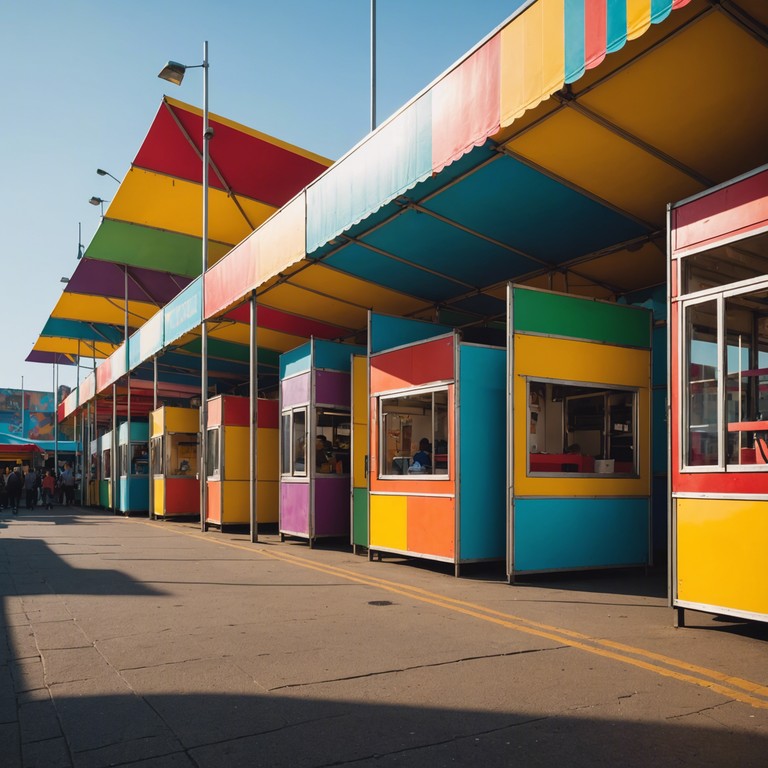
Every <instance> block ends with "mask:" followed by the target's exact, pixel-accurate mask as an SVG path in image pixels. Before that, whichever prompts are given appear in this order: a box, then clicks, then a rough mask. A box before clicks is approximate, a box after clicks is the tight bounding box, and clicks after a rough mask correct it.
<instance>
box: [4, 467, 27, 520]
mask: <svg viewBox="0 0 768 768" xmlns="http://www.w3.org/2000/svg"><path fill="white" fill-rule="evenodd" d="M22 485H23V481H22V479H21V475H20V474H19V469H18V468H16V469H15V470H14V471H13V472H11V473H10V474H9V475H8V477H7V478H6V479H5V491H6V493H7V494H8V508H9V509H10V510H11V511H12V512H13V514H14V515H18V514H19V496H21V486H22Z"/></svg>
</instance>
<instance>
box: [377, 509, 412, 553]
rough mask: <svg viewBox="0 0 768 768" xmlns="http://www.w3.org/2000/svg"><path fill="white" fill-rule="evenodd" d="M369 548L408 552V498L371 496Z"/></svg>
mask: <svg viewBox="0 0 768 768" xmlns="http://www.w3.org/2000/svg"><path fill="white" fill-rule="evenodd" d="M370 504H371V512H370V515H371V517H370V520H371V524H370V525H371V535H370V548H371V549H376V548H377V547H381V548H382V549H394V550H397V551H398V552H406V551H407V550H408V497H407V496H371V500H370Z"/></svg>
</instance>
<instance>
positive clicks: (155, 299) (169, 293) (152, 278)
mask: <svg viewBox="0 0 768 768" xmlns="http://www.w3.org/2000/svg"><path fill="white" fill-rule="evenodd" d="M190 282H191V280H190V278H188V277H182V276H181V275H171V274H169V273H168V272H158V271H156V270H154V269H142V268H141V267H128V298H129V300H131V301H147V302H150V303H153V304H158V305H160V306H163V305H165V304H167V303H168V302H169V301H170V300H171V299H172V298H173V297H174V296H176V295H177V294H178V293H180V292H181V290H182V288H184V287H186V286H187V285H189V283H190ZM65 290H66V291H68V292H70V293H84V294H88V295H91V296H112V297H115V298H120V299H124V298H125V267H124V266H123V265H122V264H115V263H113V262H111V261H99V260H97V259H82V260H81V261H80V263H79V264H78V265H77V268H76V269H75V271H74V274H73V275H72V277H70V278H69V283H67V287H66V288H65Z"/></svg>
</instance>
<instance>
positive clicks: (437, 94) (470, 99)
mask: <svg viewBox="0 0 768 768" xmlns="http://www.w3.org/2000/svg"><path fill="white" fill-rule="evenodd" d="M500 47H501V35H500V34H498V35H495V36H494V37H492V38H491V39H490V40H489V41H488V42H487V43H486V44H485V45H484V46H483V47H482V48H480V49H479V50H477V51H475V53H473V54H472V55H471V56H470V57H469V58H468V59H466V60H465V61H463V62H462V63H461V64H460V65H459V66H458V67H456V69H454V70H453V71H452V72H450V73H449V74H448V75H446V76H445V77H444V78H443V79H442V80H440V82H438V83H436V84H435V86H434V87H433V89H432V170H433V171H434V172H435V173H437V172H439V171H441V170H442V169H443V168H444V167H445V166H446V165H449V164H450V163H452V162H453V161H454V160H458V159H459V158H460V157H461V156H462V155H463V154H465V153H466V152H469V151H470V150H471V149H472V148H473V147H475V146H482V145H483V144H484V143H485V140H486V139H487V138H488V137H489V136H490V135H491V134H494V133H496V132H497V131H498V130H499V125H500V122H501V117H500V114H501V67H500V64H499V51H500Z"/></svg>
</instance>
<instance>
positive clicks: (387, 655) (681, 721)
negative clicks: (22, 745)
mask: <svg viewBox="0 0 768 768" xmlns="http://www.w3.org/2000/svg"><path fill="white" fill-rule="evenodd" d="M260 538H261V539H262V540H261V541H260V543H259V544H258V545H252V544H250V542H249V541H248V540H247V536H242V535H238V534H229V533H227V534H224V535H222V534H220V533H217V532H209V533H207V534H205V535H202V534H200V533H199V531H198V530H197V527H196V526H195V525H187V524H175V523H174V524H163V525H159V524H155V523H151V522H148V521H146V520H138V519H130V520H127V519H125V518H119V517H114V516H110V515H102V514H91V513H86V512H82V513H81V512H78V513H77V514H75V515H61V516H60V517H59V518H58V519H57V520H56V524H55V525H54V524H52V523H51V521H50V520H48V519H42V518H41V519H39V520H35V519H33V518H32V517H30V518H28V519H25V520H23V521H22V522H19V521H15V520H14V521H12V523H11V524H10V525H9V526H8V527H7V528H6V529H5V530H4V531H3V538H0V571H3V570H4V571H12V572H13V574H14V576H13V579H12V584H13V589H14V590H16V593H17V594H15V595H12V596H9V597H6V598H2V601H1V602H2V605H3V609H2V611H0V616H2V614H3V611H4V612H5V615H4V616H3V621H0V627H2V628H3V629H2V631H3V633H4V634H5V635H6V642H7V643H8V648H9V653H11V654H13V655H17V654H19V653H22V654H23V653H26V652H29V651H30V650H31V649H33V648H34V651H35V654H36V655H35V656H30V657H28V658H27V657H23V656H22V658H21V659H20V660H18V661H16V662H13V664H8V665H7V666H8V669H9V670H12V674H11V675H10V677H8V676H6V678H5V680H4V678H3V677H2V675H0V686H2V685H5V687H6V688H7V687H8V685H9V684H10V683H12V684H13V689H14V694H15V697H16V703H17V717H18V715H19V713H20V712H21V711H22V710H21V708H23V707H28V710H27V711H28V712H30V713H32V712H34V711H35V710H36V709H37V711H41V712H43V713H45V712H46V708H45V701H46V697H47V696H48V691H49V690H50V696H51V697H52V701H53V703H54V705H55V707H56V714H57V716H58V719H59V722H60V724H61V728H62V729H63V732H64V738H65V742H66V747H67V750H68V753H69V758H67V759H71V762H72V764H73V765H74V766H77V767H78V768H80V766H83V767H84V768H101V766H106V765H111V764H114V763H122V764H128V763H130V764H132V765H139V766H142V768H148V767H149V766H166V765H167V766H168V767H169V768H175V766H177V765H178V766H190V765H195V766H197V767H198V768H199V767H200V766H215V767H216V768H220V766H227V768H229V766H237V765H243V766H249V767H250V766H255V765H265V766H270V767H271V766H280V765H286V766H292V767H293V766H327V765H339V764H343V763H344V762H355V763H357V764H361V765H367V764H370V765H373V764H374V763H375V764H376V765H414V766H415V765H418V766H420V768H423V766H430V768H431V766H436V765H475V764H478V765H483V766H486V765H488V766H495V765H499V766H501V765H504V766H505V767H506V766H509V765H510V764H514V763H515V761H516V762H517V763H518V764H521V765H526V766H528V765H552V764H557V765H562V766H564V767H565V768H567V767H568V766H578V765H590V766H594V765H611V766H613V765H622V766H641V765H642V766H644V767H645V766H646V765H648V764H649V760H650V764H657V765H659V766H666V765H683V766H686V765H691V766H698V765H713V766H714V765H739V766H741V765H746V766H750V765H760V766H761V768H763V766H764V765H765V762H764V755H765V754H768V686H766V680H765V677H766V674H768V665H767V664H766V648H767V647H768V628H766V627H763V626H762V625H760V626H757V627H756V626H755V625H754V624H750V625H743V624H740V625H736V626H734V625H733V624H732V623H731V624H728V625H725V624H722V623H719V622H716V621H715V620H714V619H713V618H707V617H705V618H704V619H700V618H699V617H697V623H696V625H695V626H694V627H692V628H690V629H683V630H674V629H673V628H672V626H671V612H670V611H669V609H668V608H667V606H666V599H665V596H664V594H663V592H664V578H663V574H660V573H658V572H656V573H652V574H651V575H650V576H649V577H645V576H644V575H643V574H641V573H640V572H638V571H635V572H619V573H616V574H607V573H603V574H577V575H574V574H571V575H563V574H558V575H553V576H548V577H542V578H540V579H539V580H530V581H529V582H528V583H525V584H521V585H514V586H510V585H507V584H506V583H503V577H500V574H499V573H498V570H499V569H498V568H497V567H496V566H493V567H491V566H489V567H487V568H481V567H477V568H474V569H472V568H468V569H465V578H461V579H455V578H453V577H452V576H451V575H450V573H449V572H448V571H447V570H446V568H445V567H443V566H440V565H436V564H430V563H424V562H422V563H414V562H413V561H408V560H403V559H395V558H391V559H390V558H388V559H387V560H385V561H384V562H381V563H379V562H369V561H368V560H367V558H365V557H359V556H355V555H353V554H352V553H351V552H349V551H348V550H347V549H345V548H340V547H336V546H335V545H333V546H332V545H327V546H322V547H317V548H314V549H309V548H308V547H306V545H303V544H300V543H295V542H286V543H285V544H281V543H280V542H279V540H278V537H276V536H266V537H260ZM9 611H13V612H12V613H9ZM699 616H700V615H699ZM9 617H13V618H12V619H11V621H9ZM64 617H67V618H66V620H62V619H63V618H64ZM9 624H15V625H16V626H9ZM30 633H31V635H30ZM78 633H79V634H78ZM43 662H44V665H45V667H44V668H45V675H43ZM0 669H1V667H0ZM46 686H48V687H46ZM1 690H2V689H0V691H1ZM1 700H2V699H0V701H1ZM49 704H50V702H49ZM24 717H25V718H26V714H24ZM6 725H7V726H8V733H7V734H6V736H3V733H2V731H0V739H3V738H6V740H7V742H8V744H10V745H11V747H10V748H11V749H13V738H14V736H13V732H14V730H15V732H16V737H17V739H18V735H19V733H20V727H21V725H20V724H19V723H18V722H16V723H7V724H6ZM24 727H26V726H24ZM38 727H39V728H40V733H39V734H38V735H37V736H39V738H40V740H37V741H33V742H31V743H32V744H34V745H35V746H36V747H37V746H40V747H41V748H42V746H44V745H47V744H50V745H51V750H53V751H52V752H51V754H52V756H53V757H52V760H54V761H55V760H59V757H58V756H57V755H56V753H55V749H56V748H57V739H58V737H56V736H55V735H53V734H54V731H53V726H52V724H51V723H50V722H48V721H47V720H46V716H44V717H42V718H41V721H40V723H39V724H38ZM49 727H50V729H51V730H50V732H49V731H48V730H46V729H48V728H49ZM30 733H33V732H32V731H30ZM36 738H37V737H36ZM27 755H28V753H27V752H25V756H24V760H25V761H26V760H27ZM65 757H66V756H65ZM62 759H64V758H63V757H62ZM726 759H727V760H729V762H722V761H723V760H726ZM29 760H37V761H38V762H36V763H34V764H40V765H44V764H45V763H44V762H40V760H41V758H39V757H37V756H33V755H32V754H31V753H29ZM758 760H762V761H763V762H762V763H760V762H756V761H758ZM718 761H720V762H718ZM24 764H25V765H26V764H27V763H26V762H25V763H24ZM51 764H55V763H51ZM62 764H63V763H62ZM3 768H5V766H4V765H3Z"/></svg>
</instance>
